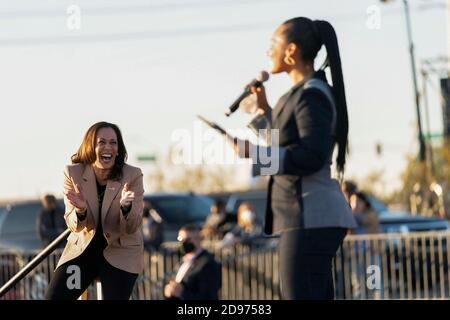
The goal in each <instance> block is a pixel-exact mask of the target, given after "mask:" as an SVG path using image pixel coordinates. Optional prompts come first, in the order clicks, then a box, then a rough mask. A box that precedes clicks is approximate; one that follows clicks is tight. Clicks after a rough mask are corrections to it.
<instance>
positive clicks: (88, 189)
mask: <svg viewBox="0 0 450 320" xmlns="http://www.w3.org/2000/svg"><path fill="white" fill-rule="evenodd" d="M81 192H82V193H83V196H84V198H85V199H86V201H87V203H88V205H89V207H90V208H91V212H92V215H93V216H94V221H95V227H97V223H98V209H99V208H98V198H97V185H96V183H95V174H94V168H92V165H86V167H85V168H84V171H83V180H82V182H81Z"/></svg>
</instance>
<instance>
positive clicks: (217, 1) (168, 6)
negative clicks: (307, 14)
mask: <svg viewBox="0 0 450 320" xmlns="http://www.w3.org/2000/svg"><path fill="white" fill-rule="evenodd" d="M294 1H296V0H276V1H274V0H213V1H212V0H210V1H201V0H197V1H190V2H171V3H167V2H166V3H158V4H149V5H134V6H129V5H127V6H111V7H96V8H95V7H84V6H83V5H78V6H79V7H80V8H81V10H82V14H83V15H86V16H104V15H117V14H148V13H161V12H164V11H169V12H176V11H184V10H191V9H195V10H198V9H199V8H201V9H208V8H216V7H223V6H230V5H231V6H241V5H248V4H261V3H270V2H272V3H279V2H294ZM68 7H69V6H65V7H61V8H60V9H44V10H42V9H38V10H34V9H33V10H12V11H3V12H1V11H0V19H19V18H26V19H29V18H49V17H61V16H65V15H66V8H68Z"/></svg>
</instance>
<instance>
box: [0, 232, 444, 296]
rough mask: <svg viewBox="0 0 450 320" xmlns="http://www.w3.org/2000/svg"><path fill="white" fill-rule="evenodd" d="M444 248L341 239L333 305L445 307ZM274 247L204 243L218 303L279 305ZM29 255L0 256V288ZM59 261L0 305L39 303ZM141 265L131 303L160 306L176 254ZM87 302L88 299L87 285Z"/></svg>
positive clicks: (399, 240)
mask: <svg viewBox="0 0 450 320" xmlns="http://www.w3.org/2000/svg"><path fill="white" fill-rule="evenodd" d="M448 243H450V232H426V233H425V232H422V233H408V234H378V235H349V236H347V237H346V239H345V241H344V243H343V245H342V246H341V248H340V249H339V251H338V253H337V255H336V259H335V260H334V262H333V270H334V283H335V293H336V299H449V298H450V273H449V270H448V266H449V261H450V251H448V250H447V244H448ZM277 245H278V242H277V240H276V239H265V240H259V241H257V242H255V243H253V244H252V245H250V246H241V245H239V246H235V247H233V248H231V249H229V250H217V249H216V248H215V243H214V242H209V243H205V247H206V248H207V249H209V250H210V251H211V252H212V253H214V255H215V257H216V259H217V261H218V262H220V263H221V266H222V287H221V290H220V299H222V300H235V299H249V300H262V299H267V300H278V299H280V298H281V294H280V281H279V275H278V253H277ZM36 254H37V252H28V253H23V252H22V253H21V252H7V251H0V285H2V284H3V283H5V282H6V281H8V280H9V279H10V278H11V277H13V276H14V274H16V273H17V272H18V271H19V270H20V268H21V267H23V266H24V265H26V264H27V263H28V262H29V261H31V259H33V257H35V256H36ZM60 255H61V250H57V251H55V252H54V253H53V254H51V255H50V256H49V257H48V258H46V259H45V260H44V261H43V262H42V263H41V264H40V265H38V266H37V267H36V268H35V269H34V270H33V271H32V272H31V273H30V274H29V275H27V277H25V278H24V279H23V280H22V281H20V282H19V283H18V284H17V285H16V286H15V287H13V288H12V289H11V290H10V291H9V292H8V294H7V295H5V296H4V297H3V299H42V298H43V297H44V294H45V290H46V287H47V284H48V281H49V279H50V277H51V275H52V273H53V270H54V268H55V266H56V264H57V262H58V259H59V257H60ZM144 258H145V268H144V272H143V273H142V274H141V275H140V276H139V278H138V280H137V282H136V285H135V288H134V290H133V294H132V297H131V298H132V299H139V300H147V299H152V300H157V299H163V289H164V285H165V283H166V281H167V280H168V279H169V278H170V277H171V276H172V275H174V274H175V272H176V271H177V269H178V267H179V264H180V259H181V252H180V251H179V249H178V246H177V245H176V244H171V243H166V244H165V245H164V247H163V248H162V249H160V250H159V251H154V252H145V255H144ZM88 297H89V298H90V299H95V298H96V286H95V284H93V285H91V286H90V288H89V290H88Z"/></svg>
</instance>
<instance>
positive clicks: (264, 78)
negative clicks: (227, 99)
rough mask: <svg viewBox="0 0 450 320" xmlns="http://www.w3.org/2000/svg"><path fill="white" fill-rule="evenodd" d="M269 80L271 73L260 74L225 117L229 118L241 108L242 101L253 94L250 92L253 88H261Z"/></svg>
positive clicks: (262, 72)
mask: <svg viewBox="0 0 450 320" xmlns="http://www.w3.org/2000/svg"><path fill="white" fill-rule="evenodd" d="M268 79H269V73H268V72H267V71H264V70H263V71H261V72H260V73H258V75H257V76H256V78H255V79H253V81H252V82H250V84H249V85H248V86H247V87H246V88H245V90H244V92H242V93H241V95H240V96H239V97H238V98H237V99H236V100H235V101H234V102H233V104H232V105H231V106H230V108H229V110H228V111H227V112H225V115H226V116H227V117H229V116H230V115H231V114H232V113H233V112H235V111H236V110H237V109H238V108H239V104H240V103H241V101H242V100H244V99H245V98H246V97H248V96H249V95H250V94H251V93H252V92H251V90H250V88H251V87H259V86H261V85H262V83H263V82H265V81H267V80H268Z"/></svg>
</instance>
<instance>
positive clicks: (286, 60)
mask: <svg viewBox="0 0 450 320" xmlns="http://www.w3.org/2000/svg"><path fill="white" fill-rule="evenodd" d="M283 61H284V63H286V64H287V65H288V66H293V65H295V60H294V58H292V57H291V56H285V57H284V59H283Z"/></svg>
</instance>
